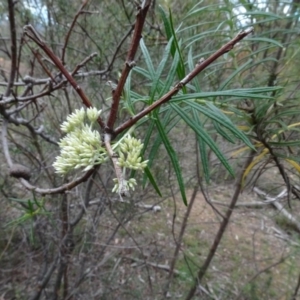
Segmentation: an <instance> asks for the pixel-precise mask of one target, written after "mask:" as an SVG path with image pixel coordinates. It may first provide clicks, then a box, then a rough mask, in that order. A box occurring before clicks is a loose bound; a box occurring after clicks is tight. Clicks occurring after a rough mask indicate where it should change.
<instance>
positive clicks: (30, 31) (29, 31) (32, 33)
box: [24, 25, 105, 129]
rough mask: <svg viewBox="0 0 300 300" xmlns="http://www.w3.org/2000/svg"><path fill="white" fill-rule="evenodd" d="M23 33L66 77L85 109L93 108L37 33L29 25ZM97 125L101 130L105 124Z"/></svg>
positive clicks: (100, 120)
mask: <svg viewBox="0 0 300 300" xmlns="http://www.w3.org/2000/svg"><path fill="white" fill-rule="evenodd" d="M24 33H25V34H26V35H27V36H28V37H29V38H30V39H32V40H33V41H34V42H35V43H36V44H37V45H39V46H40V47H41V48H42V49H43V51H44V52H45V53H46V54H47V55H48V57H49V58H50V59H51V61H52V62H53V63H54V64H55V65H56V67H57V68H58V69H59V70H60V71H61V73H62V74H63V75H64V76H65V77H66V79H67V80H68V81H69V83H70V84H71V85H72V86H73V88H74V89H75V91H76V92H77V94H78V95H79V96H80V98H81V100H82V102H83V104H84V105H85V106H86V107H93V105H92V103H91V102H90V100H89V99H88V98H87V96H86V95H85V93H84V92H83V90H82V88H81V87H80V86H79V85H78V84H77V82H76V81H75V79H74V78H73V77H72V75H71V74H70V73H69V72H68V71H67V70H66V68H65V67H64V65H63V64H62V62H61V61H60V59H59V58H58V57H57V56H56V55H55V54H54V53H53V52H52V50H51V49H50V48H49V47H48V46H47V45H46V43H45V42H44V41H43V40H42V39H41V38H40V36H39V35H38V33H37V32H36V31H35V29H34V28H33V27H32V26H31V25H27V26H25V27H24ZM97 121H98V123H99V125H100V126H101V128H102V129H104V128H105V124H104V122H103V121H102V119H101V118H100V117H99V118H98V120H97Z"/></svg>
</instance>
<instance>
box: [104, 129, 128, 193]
mask: <svg viewBox="0 0 300 300" xmlns="http://www.w3.org/2000/svg"><path fill="white" fill-rule="evenodd" d="M110 142H111V134H109V133H105V135H104V144H105V147H106V150H107V152H108V155H109V157H110V158H111V160H112V162H113V165H114V169H115V173H116V176H117V180H118V183H119V194H120V196H121V198H122V197H123V196H128V188H127V185H126V182H125V179H124V175H123V172H122V169H121V167H120V166H119V164H118V155H117V154H116V153H114V151H113V150H112V148H111V145H110Z"/></svg>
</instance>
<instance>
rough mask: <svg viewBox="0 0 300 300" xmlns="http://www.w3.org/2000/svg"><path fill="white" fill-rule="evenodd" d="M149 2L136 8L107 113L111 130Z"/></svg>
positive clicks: (146, 0) (108, 125)
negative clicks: (131, 31) (125, 56)
mask: <svg viewBox="0 0 300 300" xmlns="http://www.w3.org/2000/svg"><path fill="white" fill-rule="evenodd" d="M150 4H151V0H145V1H143V4H142V5H141V6H140V7H139V8H138V13H137V16H136V22H135V27H134V33H133V38H132V42H131V47H130V50H129V52H128V55H127V58H126V62H125V66H124V68H123V71H122V74H121V77H120V79H119V82H118V85H117V88H116V90H115V91H114V92H113V101H112V105H111V110H110V114H109V117H108V122H107V127H108V129H109V130H111V131H112V130H113V126H114V124H115V122H116V119H117V113H118V109H119V103H120V98H121V94H122V91H123V88H124V85H125V82H126V79H127V77H128V74H129V72H130V70H131V69H132V67H134V65H135V62H134V57H135V54H136V52H137V49H138V47H139V42H140V39H141V36H142V30H143V27H144V23H145V19H146V15H147V12H148V9H149V6H150Z"/></svg>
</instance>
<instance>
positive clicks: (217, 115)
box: [186, 101, 255, 150]
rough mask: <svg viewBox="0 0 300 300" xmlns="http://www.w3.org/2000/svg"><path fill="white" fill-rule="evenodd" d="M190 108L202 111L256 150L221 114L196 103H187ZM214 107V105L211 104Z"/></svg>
mask: <svg viewBox="0 0 300 300" xmlns="http://www.w3.org/2000/svg"><path fill="white" fill-rule="evenodd" d="M186 104H188V105H189V106H191V107H193V108H195V109H196V110H198V111H200V112H201V113H203V114H204V115H206V116H207V117H208V118H210V119H212V120H214V121H216V122H218V123H219V124H220V125H222V126H224V127H225V128H227V129H228V130H229V131H231V132H232V133H233V134H234V135H235V136H236V137H237V138H239V139H240V140H242V141H243V142H244V143H245V144H246V145H247V146H248V147H250V148H251V149H253V150H255V148H254V146H253V145H252V144H251V142H250V141H249V139H248V138H247V136H246V135H245V134H244V133H243V132H242V131H240V130H238V129H237V128H236V127H235V126H234V124H232V122H231V121H230V120H229V119H228V118H227V117H226V116H225V115H223V114H222V113H221V111H219V113H216V110H211V109H208V108H207V107H205V106H203V105H199V104H198V103H195V102H190V101H189V102H186ZM210 105H212V104H210Z"/></svg>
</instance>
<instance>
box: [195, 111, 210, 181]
mask: <svg viewBox="0 0 300 300" xmlns="http://www.w3.org/2000/svg"><path fill="white" fill-rule="evenodd" d="M192 112H193V116H194V119H195V121H196V123H197V124H198V125H199V126H200V127H203V126H202V124H201V121H200V118H199V114H198V113H197V111H196V110H195V109H192ZM196 134H197V133H196ZM197 141H198V146H199V152H200V157H201V162H202V169H203V173H204V178H205V180H206V182H207V183H209V180H210V171H209V160H208V154H207V151H206V144H205V142H204V140H203V139H202V138H201V137H200V135H198V134H197Z"/></svg>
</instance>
